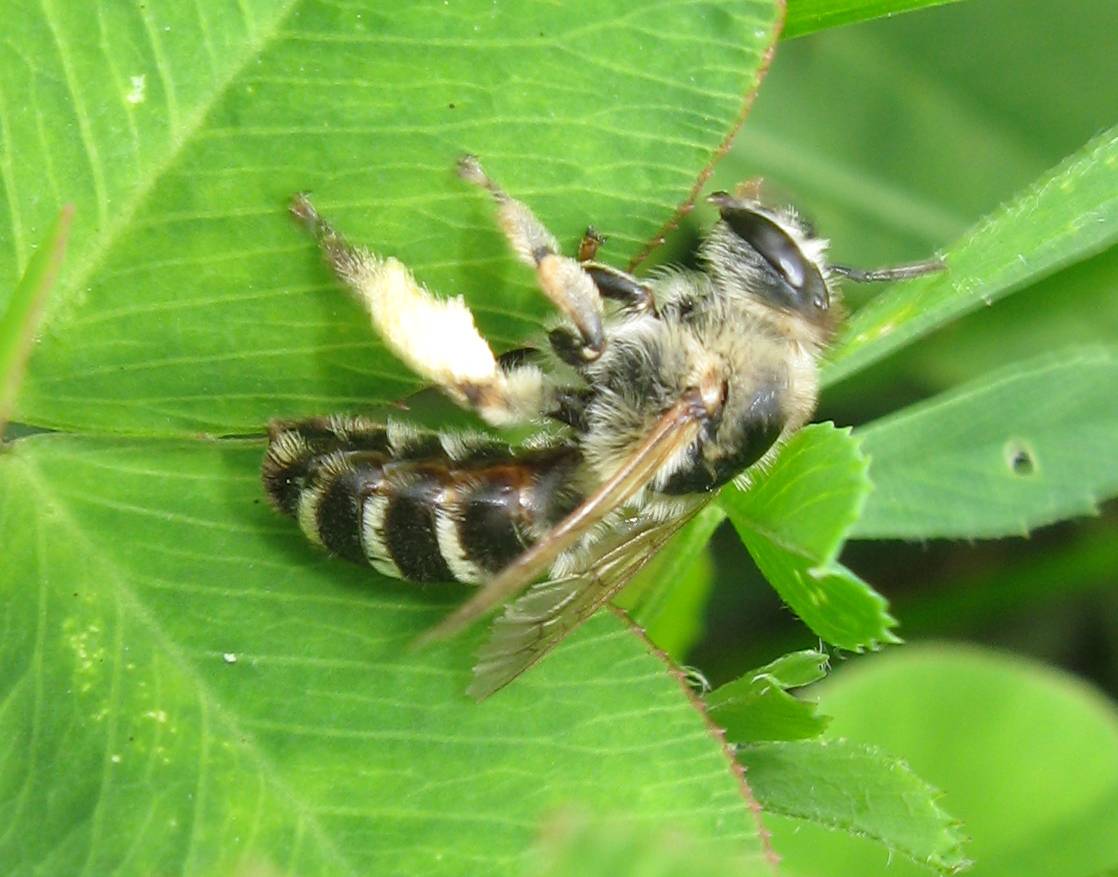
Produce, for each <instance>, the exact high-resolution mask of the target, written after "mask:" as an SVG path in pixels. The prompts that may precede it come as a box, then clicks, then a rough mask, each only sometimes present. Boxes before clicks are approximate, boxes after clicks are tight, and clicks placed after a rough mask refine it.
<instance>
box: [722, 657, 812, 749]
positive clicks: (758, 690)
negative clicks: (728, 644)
mask: <svg viewBox="0 0 1118 877" xmlns="http://www.w3.org/2000/svg"><path fill="white" fill-rule="evenodd" d="M828 661H829V658H828V657H827V655H825V654H823V653H822V652H816V651H811V650H806V651H801V652H794V653H792V654H790V655H784V656H783V657H781V658H778V659H777V660H775V661H773V662H772V663H770V664H766V665H765V666H764V667H761V668H759V669H757V670H752V671H750V672H749V673H746V674H745V675H744V676H742V677H741V678H740V679H735V680H734V681H733V682H727V683H726V684H725V685H720V686H719V687H718V688H716V689H715V690H714V691H712V692H711V693H710V694H708V695H706V697H705V698H704V700H705V701H706V705H707V711H708V713H709V714H710V718H711V721H713V722H714V723H715V724H716V725H718V726H719V727H720V728H723V729H724V730H725V731H726V739H727V740H729V741H730V742H731V743H735V744H744V743H757V742H760V741H762V740H802V739H805V738H808V737H817V736H818V735H819V734H822V733H823V729H824V728H826V727H827V722H828V721H829V718H828V717H827V716H822V715H819V714H818V713H817V712H816V704H814V703H812V702H810V701H803V700H800V699H798V698H796V697H794V696H793V695H791V694H789V693H788V689H790V688H799V687H802V686H804V685H810V684H811V683H812V682H818V681H819V680H820V679H822V678H823V677H824V676H826V675H827V664H828Z"/></svg>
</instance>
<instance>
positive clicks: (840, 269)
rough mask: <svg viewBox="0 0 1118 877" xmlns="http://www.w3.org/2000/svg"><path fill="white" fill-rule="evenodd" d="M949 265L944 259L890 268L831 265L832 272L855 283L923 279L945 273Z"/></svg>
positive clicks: (927, 260)
mask: <svg viewBox="0 0 1118 877" xmlns="http://www.w3.org/2000/svg"><path fill="white" fill-rule="evenodd" d="M946 267H947V263H946V262H944V261H943V259H939V258H935V259H925V260H923V261H922V262H908V263H906V264H904V265H892V266H890V267H888V268H872V269H869V270H864V269H862V268H851V267H850V266H849V265H831V270H832V271H834V272H835V273H836V274H841V275H842V276H843V277H845V278H846V279H847V280H853V281H854V282H855V283H877V282H881V281H888V280H908V279H910V278H913V277H923V276H924V275H925V274H935V273H936V272H937V271H943V270H944V269H945V268H946Z"/></svg>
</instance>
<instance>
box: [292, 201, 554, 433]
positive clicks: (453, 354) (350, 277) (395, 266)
mask: <svg viewBox="0 0 1118 877" xmlns="http://www.w3.org/2000/svg"><path fill="white" fill-rule="evenodd" d="M291 212H292V213H293V214H294V215H295V216H296V217H298V218H299V219H300V220H302V222H303V224H304V225H305V226H306V227H307V229H308V230H309V231H310V232H311V233H312V234H313V235H314V236H315V239H316V240H317V241H318V243H319V246H320V247H321V248H322V252H323V254H324V255H325V257H326V260H327V261H328V262H329V263H330V265H331V267H332V268H333V269H334V271H335V272H336V273H337V275H338V277H339V278H341V280H342V281H344V282H345V283H346V285H347V286H349V287H350V288H351V289H352V290H353V291H354V292H355V293H356V294H357V296H358V298H360V299H361V301H362V302H363V303H364V304H365V307H366V309H367V310H368V312H369V316H370V317H371V318H372V322H373V326H374V327H376V329H377V332H378V333H379V334H380V336H381V338H382V339H383V340H384V343H385V345H386V346H387V347H388V348H389V349H390V350H391V351H392V352H393V353H394V354H395V355H396V356H397V357H399V358H400V360H402V361H403V362H404V363H405V364H406V365H407V366H408V368H410V369H411V370H412V371H413V372H415V373H416V374H417V375H419V376H420V377H422V378H425V379H427V380H429V381H431V382H432V383H434V384H435V385H437V386H438V387H439V388H440V389H441V390H442V391H443V392H445V393H446V394H447V395H448V396H450V398H451V399H453V400H454V401H455V402H457V403H458V404H459V405H462V406H464V407H466V408H472V409H474V410H475V411H476V412H477V413H478V414H479V415H480V416H481V417H482V419H483V420H485V421H486V422H487V423H490V424H492V425H493V426H507V425H510V424H514V423H523V422H528V421H531V420H534V419H536V418H538V417H540V416H541V415H542V414H543V412H544V411H546V410H547V409H548V408H549V407H551V404H552V400H551V395H552V394H551V392H550V387H549V384H548V383H547V381H546V380H545V378H544V375H543V373H542V372H541V371H540V370H539V369H538V368H535V367H534V366H526V365H522V366H515V367H510V368H506V367H502V366H501V365H500V364H499V363H498V361H497V358H496V357H495V356H494V355H493V351H492V350H491V349H490V347H489V344H488V343H487V342H486V341H485V339H484V338H482V337H481V334H480V333H479V332H478V330H477V327H476V326H475V325H474V317H473V314H472V313H471V312H470V309H469V308H468V307H467V306H466V303H465V301H463V300H462V298H461V296H459V297H456V298H452V299H441V298H436V297H435V296H433V295H432V294H431V293H430V292H429V291H428V290H427V289H426V288H424V287H423V286H421V285H420V284H419V283H418V282H417V281H416V279H415V278H414V277H413V276H412V274H411V272H410V271H409V270H408V269H407V267H406V266H405V265H404V264H403V263H402V262H399V261H398V260H396V259H393V258H387V259H382V258H380V257H379V256H377V255H375V254H373V253H371V252H369V251H368V250H366V249H364V248H361V247H354V246H351V245H350V244H349V243H347V242H346V240H345V239H344V238H343V237H342V236H341V235H340V234H338V232H337V231H336V230H335V229H334V228H333V226H331V225H330V224H329V223H328V222H327V221H326V220H325V219H323V218H322V217H321V216H320V215H319V213H318V211H317V210H315V208H314V205H312V204H311V202H310V200H309V199H308V198H307V197H306V196H305V195H297V196H296V197H295V199H294V200H293V201H292V204H291Z"/></svg>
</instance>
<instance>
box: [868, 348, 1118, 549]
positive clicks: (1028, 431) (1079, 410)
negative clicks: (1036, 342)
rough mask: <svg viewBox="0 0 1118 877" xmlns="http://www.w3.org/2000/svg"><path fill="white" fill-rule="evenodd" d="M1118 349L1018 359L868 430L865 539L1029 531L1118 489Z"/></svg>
mask: <svg viewBox="0 0 1118 877" xmlns="http://www.w3.org/2000/svg"><path fill="white" fill-rule="evenodd" d="M1116 385H1118V357H1116V356H1115V354H1114V352H1113V351H1109V350H1105V349H1100V350H1090V351H1071V352H1068V353H1064V354H1050V355H1045V356H1042V357H1040V358H1039V359H1037V358H1034V359H1032V360H1030V361H1027V362H1024V363H1018V364H1016V365H1014V366H1012V367H1010V368H1008V369H1003V370H1001V371H1000V372H998V373H996V374H993V375H990V376H988V377H985V378H982V379H979V380H976V381H973V382H971V383H969V384H966V385H964V386H962V387H960V388H958V389H957V390H954V391H952V392H950V393H947V394H944V395H943V396H940V397H936V398H934V399H931V400H929V401H927V402H925V403H923V404H921V405H915V406H912V407H910V408H906V409H905V410H904V411H903V412H900V413H899V414H897V415H894V416H893V417H890V418H887V419H885V420H883V421H881V422H879V423H875V424H870V425H869V426H868V427H866V428H865V429H864V430H860V431H859V436H860V437H861V439H862V449H863V451H864V452H865V453H866V454H867V456H869V457H870V460H871V467H870V476H871V478H872V479H873V482H874V487H875V489H874V492H873V493H872V494H871V496H870V499H869V501H868V502H867V504H866V509H865V513H864V514H863V516H862V517H861V519H860V520H859V521H858V523H857V524H856V525H855V527H854V535H855V536H859V537H863V538H898V537H899V538H910V539H927V538H933V537H952V536H953V537H960V538H967V537H975V536H985V537H995V536H1009V535H1023V534H1026V533H1028V532H1029V531H1030V530H1032V529H1034V528H1036V527H1039V526H1042V525H1044V524H1049V523H1052V522H1053V521H1058V520H1062V519H1064V518H1069V517H1073V516H1075V515H1083V514H1090V513H1093V512H1095V511H1096V510H1097V506H1098V503H1099V502H1100V501H1101V500H1103V499H1106V498H1109V497H1111V496H1114V495H1115V494H1116V493H1118V457H1116V456H1115V454H1114V452H1113V449H1114V448H1115V446H1116V445H1118V405H1115V404H1114V399H1115V395H1114V387H1115V386H1116Z"/></svg>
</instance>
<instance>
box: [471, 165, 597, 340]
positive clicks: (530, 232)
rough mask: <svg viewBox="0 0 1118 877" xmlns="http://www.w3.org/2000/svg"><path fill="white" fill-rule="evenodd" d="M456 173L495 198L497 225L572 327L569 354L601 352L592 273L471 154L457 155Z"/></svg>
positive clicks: (595, 290)
mask: <svg viewBox="0 0 1118 877" xmlns="http://www.w3.org/2000/svg"><path fill="white" fill-rule="evenodd" d="M458 175H459V176H460V177H462V179H464V180H467V181H468V182H471V183H474V184H475V185H478V186H481V187H482V188H484V189H487V190H488V191H489V193H490V194H491V195H492V196H493V200H494V201H496V202H497V211H498V213H497V215H498V219H499V221H500V224H501V229H502V230H503V231H504V233H505V236H506V237H507V238H508V240H509V243H510V244H512V248H513V250H514V251H515V252H516V254H517V256H519V257H520V260H521V261H522V262H524V263H525V264H527V265H531V266H532V267H534V268H535V269H536V278H537V280H538V282H539V285H540V288H541V289H542V290H543V292H544V294H545V295H546V296H547V297H548V298H549V299H551V301H552V303H553V304H554V305H555V306H556V307H557V308H558V309H559V310H560V312H561V313H563V314H564V315H565V316H566V317H567V318H568V319H569V320H570V321H571V322H572V323H574V325H575V328H576V329H577V330H578V334H579V338H578V339H577V344H578V347H577V349H576V350H574V351H572V354H573V355H575V356H576V357H577V358H578V359H581V360H582V361H583V362H591V361H593V360H595V359H597V358H598V357H599V356H601V355H602V351H603V350H604V349H605V344H606V339H605V334H604V333H603V331H602V300H601V297H600V296H599V295H598V287H597V286H596V285H595V283H594V280H593V278H592V277H591V276H590V275H589V274H588V273H587V272H586V271H585V270H583V266H582V265H581V264H580V263H579V262H578V261H576V260H575V259H571V258H569V257H567V256H564V255H562V254H561V253H560V252H559V243H558V241H556V240H555V236H554V235H552V233H551V232H550V231H548V230H547V228H546V227H545V226H544V224H543V223H542V222H540V221H539V219H537V218H536V215H535V214H534V213H532V211H531V209H530V208H529V207H528V205H526V204H524V203H523V202H520V201H517V200H516V199H514V198H512V197H510V196H509V195H508V194H507V193H506V192H505V191H504V190H503V189H501V188H500V187H499V186H498V185H497V184H496V183H494V182H493V181H492V180H491V179H490V178H489V177H488V176H487V175H486V173H485V171H484V170H483V169H482V167H481V164H480V162H478V160H477V158H476V157H475V156H472V155H467V156H463V157H462V158H461V159H460V160H459V162H458ZM572 340H575V339H572Z"/></svg>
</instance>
